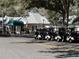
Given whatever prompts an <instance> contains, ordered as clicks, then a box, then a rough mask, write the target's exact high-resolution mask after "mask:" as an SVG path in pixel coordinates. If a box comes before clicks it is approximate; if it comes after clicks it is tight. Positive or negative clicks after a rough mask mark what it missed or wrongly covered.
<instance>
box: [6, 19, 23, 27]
mask: <svg viewBox="0 0 79 59" xmlns="http://www.w3.org/2000/svg"><path fill="white" fill-rule="evenodd" d="M7 25H10V26H23V25H24V23H23V22H22V21H19V20H10V21H9V22H8V23H7Z"/></svg>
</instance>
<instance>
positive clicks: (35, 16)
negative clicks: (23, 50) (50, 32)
mask: <svg viewBox="0 0 79 59" xmlns="http://www.w3.org/2000/svg"><path fill="white" fill-rule="evenodd" d="M27 23H28V24H50V22H49V21H48V19H47V18H46V17H44V16H42V15H40V14H39V13H33V12H29V16H28V17H27Z"/></svg>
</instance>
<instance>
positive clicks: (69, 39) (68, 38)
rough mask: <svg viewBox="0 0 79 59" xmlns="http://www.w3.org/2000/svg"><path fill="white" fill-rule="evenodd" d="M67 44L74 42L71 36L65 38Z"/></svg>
mask: <svg viewBox="0 0 79 59" xmlns="http://www.w3.org/2000/svg"><path fill="white" fill-rule="evenodd" d="M66 40H67V41H68V42H70V43H72V42H73V40H74V37H71V36H69V37H67V39H66Z"/></svg>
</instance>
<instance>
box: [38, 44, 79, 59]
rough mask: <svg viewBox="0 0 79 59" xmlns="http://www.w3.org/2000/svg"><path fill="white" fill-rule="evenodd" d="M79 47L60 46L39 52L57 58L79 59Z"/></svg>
mask: <svg viewBox="0 0 79 59" xmlns="http://www.w3.org/2000/svg"><path fill="white" fill-rule="evenodd" d="M78 46H79V45H78V44H77V45H71V46H63V47H61V46H58V47H54V48H50V50H47V51H39V52H40V53H51V54H56V55H55V57H56V58H62V59H63V58H69V57H79V47H78Z"/></svg>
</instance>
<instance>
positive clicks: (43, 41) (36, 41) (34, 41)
mask: <svg viewBox="0 0 79 59" xmlns="http://www.w3.org/2000/svg"><path fill="white" fill-rule="evenodd" d="M47 42H48V41H46V40H31V41H23V42H11V43H13V44H23V43H27V44H33V43H47Z"/></svg>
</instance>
